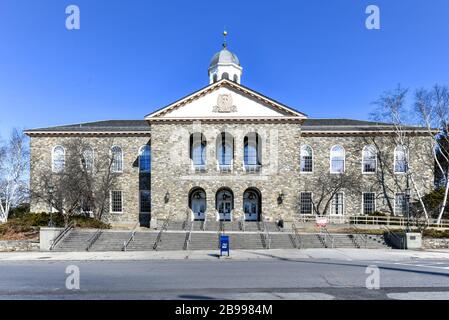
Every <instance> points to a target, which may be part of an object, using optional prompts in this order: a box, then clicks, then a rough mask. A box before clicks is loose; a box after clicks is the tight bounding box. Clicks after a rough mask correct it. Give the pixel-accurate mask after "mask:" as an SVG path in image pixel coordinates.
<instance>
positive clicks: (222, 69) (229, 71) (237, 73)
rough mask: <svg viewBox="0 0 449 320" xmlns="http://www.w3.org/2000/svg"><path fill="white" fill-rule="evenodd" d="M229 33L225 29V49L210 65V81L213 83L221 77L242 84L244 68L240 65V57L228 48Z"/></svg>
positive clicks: (218, 53)
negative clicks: (227, 37) (227, 38)
mask: <svg viewBox="0 0 449 320" xmlns="http://www.w3.org/2000/svg"><path fill="white" fill-rule="evenodd" d="M227 35H228V33H227V32H226V31H224V32H223V36H224V42H223V49H221V51H220V52H217V53H216V54H215V55H214V57H213V58H212V61H211V62H210V65H209V83H211V84H212V83H214V82H217V81H220V80H221V79H228V80H230V81H234V82H237V83H239V84H240V79H241V77H242V71H243V68H242V67H241V66H240V61H239V58H237V56H236V55H235V54H234V53H232V52H231V51H229V50H228V45H227V43H226V36H227Z"/></svg>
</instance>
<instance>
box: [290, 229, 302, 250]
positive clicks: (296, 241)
mask: <svg viewBox="0 0 449 320" xmlns="http://www.w3.org/2000/svg"><path fill="white" fill-rule="evenodd" d="M292 231H293V235H294V236H293V245H294V246H295V248H298V249H301V247H302V242H301V237H300V236H299V233H298V229H297V228H296V225H295V224H294V223H292Z"/></svg>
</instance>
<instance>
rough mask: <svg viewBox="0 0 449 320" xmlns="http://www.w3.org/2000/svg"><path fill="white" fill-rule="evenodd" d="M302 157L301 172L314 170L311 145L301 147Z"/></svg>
mask: <svg viewBox="0 0 449 320" xmlns="http://www.w3.org/2000/svg"><path fill="white" fill-rule="evenodd" d="M300 158H301V159H300V168H301V172H313V150H312V148H311V147H310V146H307V145H305V146H302V147H301V157H300Z"/></svg>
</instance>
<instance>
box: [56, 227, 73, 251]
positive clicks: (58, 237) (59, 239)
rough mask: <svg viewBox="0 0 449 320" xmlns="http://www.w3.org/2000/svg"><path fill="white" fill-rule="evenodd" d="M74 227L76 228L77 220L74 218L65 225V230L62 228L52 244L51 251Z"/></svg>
mask: <svg viewBox="0 0 449 320" xmlns="http://www.w3.org/2000/svg"><path fill="white" fill-rule="evenodd" d="M73 228H75V221H73V220H72V221H71V222H69V224H68V225H67V227H65V228H64V230H62V231H61V232H60V233H59V234H58V236H57V237H56V238H55V239H54V240H53V243H52V244H51V246H50V251H51V250H53V249H54V248H55V246H56V245H57V244H58V242H59V241H61V239H62V238H63V237H64V236H65V235H66V234H67V233H68V232H69V231H70V230H72V229H73Z"/></svg>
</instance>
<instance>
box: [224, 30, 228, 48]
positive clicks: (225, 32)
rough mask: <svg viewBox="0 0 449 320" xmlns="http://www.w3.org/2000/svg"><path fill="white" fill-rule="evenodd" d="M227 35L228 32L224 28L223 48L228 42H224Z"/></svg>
mask: <svg viewBox="0 0 449 320" xmlns="http://www.w3.org/2000/svg"><path fill="white" fill-rule="evenodd" d="M227 36H228V32H227V31H226V29H225V30H224V31H223V48H226V47H227V46H228V44H227V43H226V37H227Z"/></svg>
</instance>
